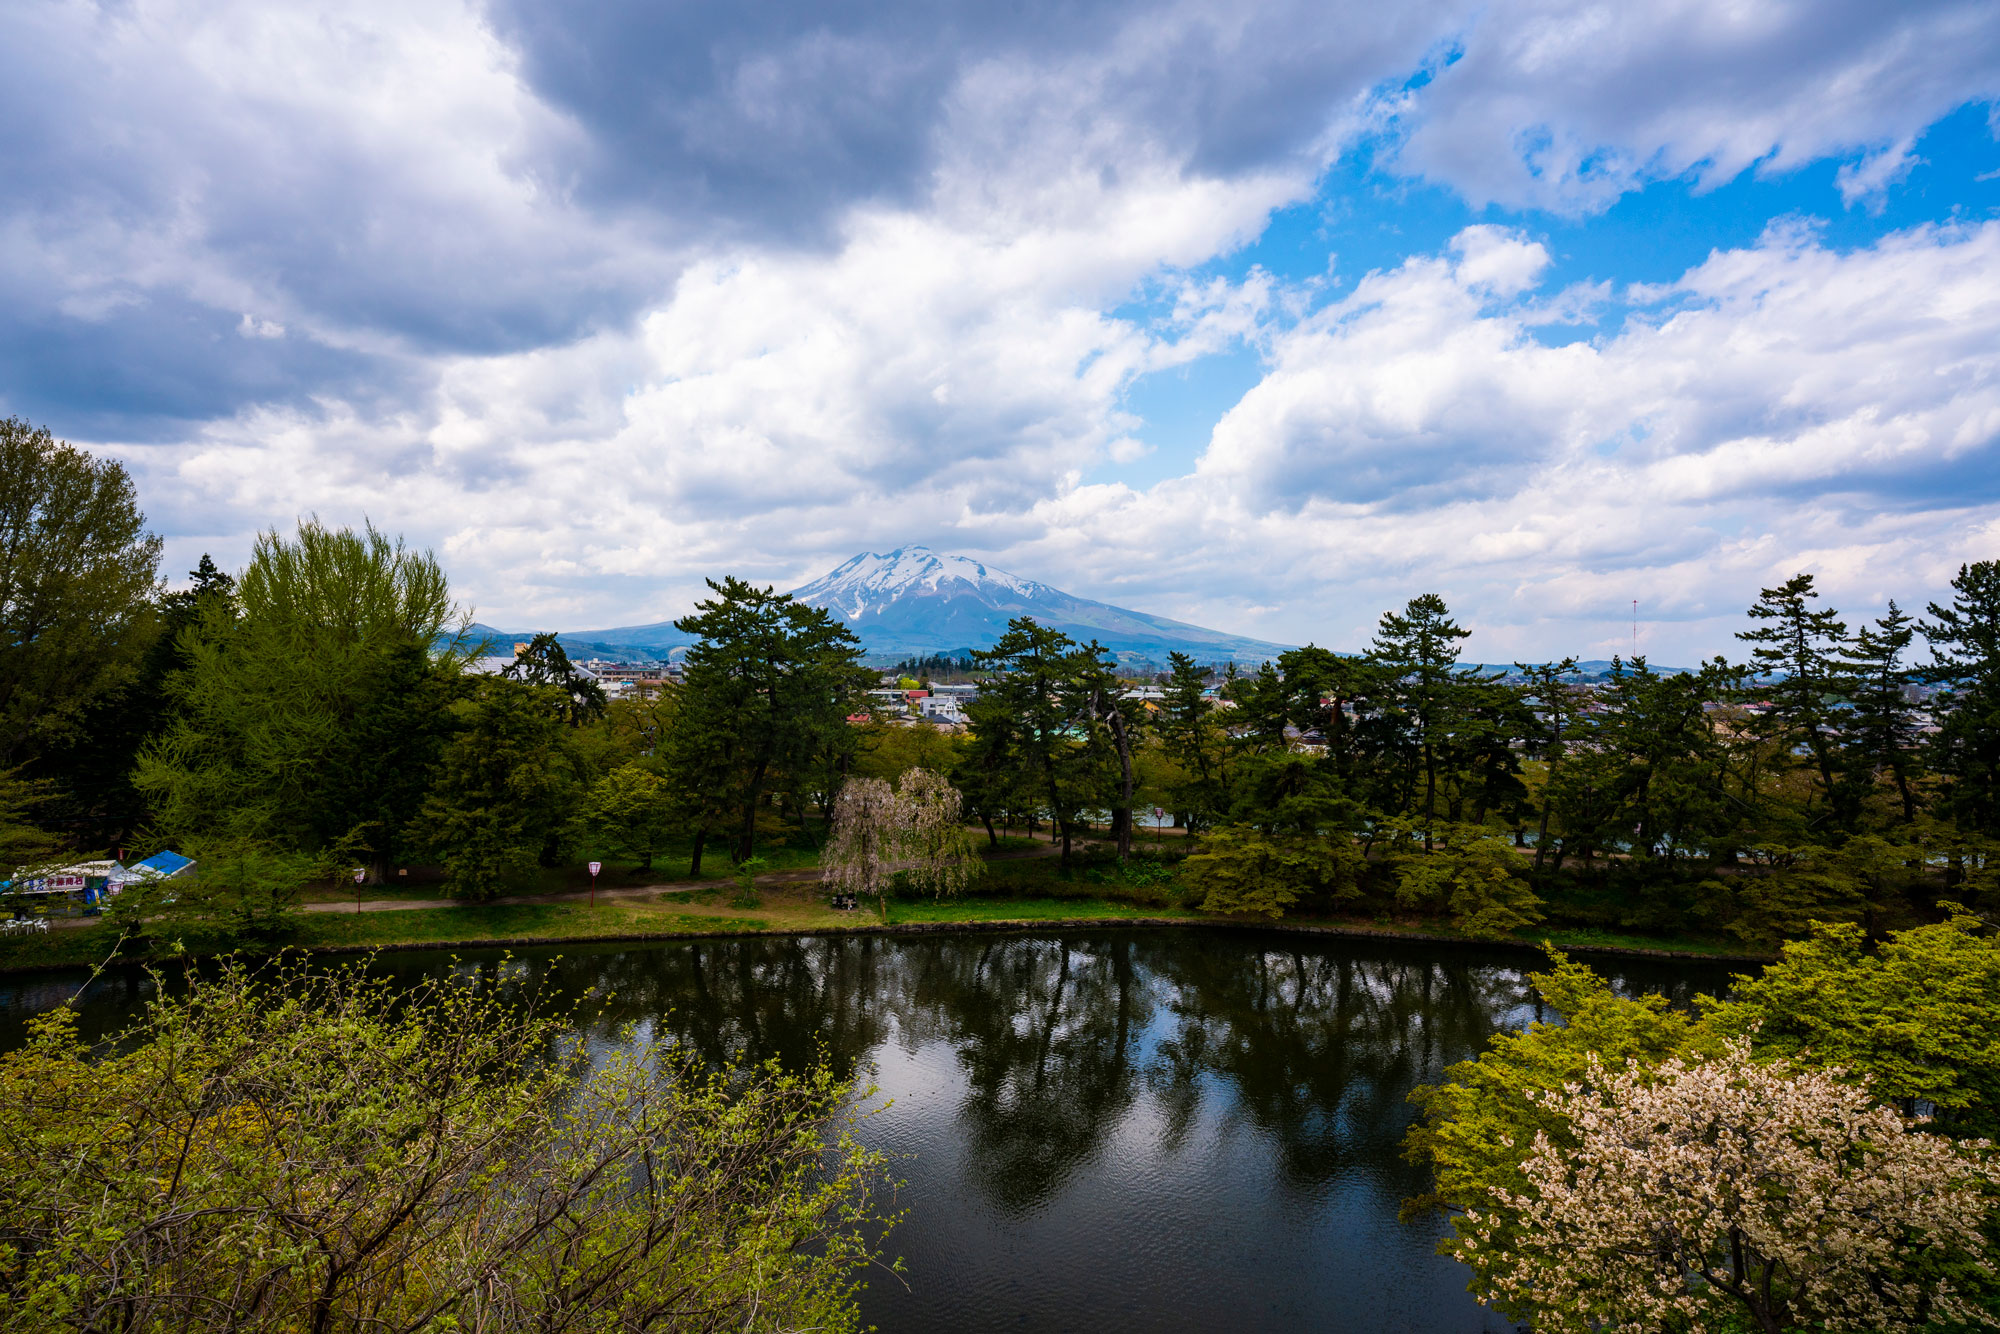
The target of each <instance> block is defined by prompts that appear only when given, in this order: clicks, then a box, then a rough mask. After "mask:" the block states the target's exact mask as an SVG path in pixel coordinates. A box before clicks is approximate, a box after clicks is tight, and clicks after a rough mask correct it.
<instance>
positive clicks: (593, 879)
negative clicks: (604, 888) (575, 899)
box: [590, 862, 604, 908]
mask: <svg viewBox="0 0 2000 1334" xmlns="http://www.w3.org/2000/svg"><path fill="white" fill-rule="evenodd" d="M603 869H604V863H603V862H592V863H591V864H590V906H591V907H593V908H595V907H596V906H597V873H598V872H599V871H602V870H603Z"/></svg>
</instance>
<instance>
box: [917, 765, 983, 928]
mask: <svg viewBox="0 0 2000 1334" xmlns="http://www.w3.org/2000/svg"><path fill="white" fill-rule="evenodd" d="M896 807H897V808H898V811H899V814H900V817H901V823H902V828H901V835H900V839H901V842H900V846H899V847H898V849H897V858H898V860H899V861H900V862H901V863H902V878H903V880H904V882H905V883H906V884H908V885H910V886H911V887H913V888H915V889H918V890H921V891H923V892H924V893H927V894H930V895H931V896H932V897H934V898H951V897H954V896H956V895H958V894H959V893H961V892H962V891H963V890H964V889H965V887H966V886H967V885H969V884H971V883H972V881H974V880H976V879H978V877H979V874H980V872H982V871H984V870H985V869H986V863H985V862H983V861H981V860H980V859H979V854H978V853H977V852H976V851H975V850H974V848H973V837H972V833H971V831H970V830H968V829H967V828H966V827H965V815H964V811H963V801H962V799H961V798H960V796H959V792H958V789H957V788H955V787H953V786H952V785H951V784H950V783H949V782H947V781H946V780H945V777H944V775H943V774H940V773H935V772H933V771H932V770H929V769H911V770H909V771H907V772H906V773H904V775H903V781H902V783H901V784H900V785H899V786H898V788H897V789H896Z"/></svg>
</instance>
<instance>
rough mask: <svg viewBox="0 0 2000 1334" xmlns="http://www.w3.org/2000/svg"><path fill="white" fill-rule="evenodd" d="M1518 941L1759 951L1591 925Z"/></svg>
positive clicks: (1543, 931)
mask: <svg viewBox="0 0 2000 1334" xmlns="http://www.w3.org/2000/svg"><path fill="white" fill-rule="evenodd" d="M1521 939H1523V940H1526V941H1529V942H1531V943H1533V944H1536V945H1539V944H1541V943H1542V942H1543V941H1544V940H1546V941H1548V942H1549V943H1550V944H1551V945H1554V946H1556V947H1557V948H1558V949H1563V948H1569V949H1588V948H1593V947H1594V948H1597V949H1607V950H1674V951H1677V952H1679V953H1682V954H1720V955H1732V954H1733V955H1755V954H1758V953H1759V951H1758V950H1756V949H1754V948H1752V947H1751V946H1749V945H1746V944H1744V943H1743V942H1742V941H1731V940H1713V939H1709V938H1707V937H1703V936H1644V935H1635V934H1633V933H1631V932H1623V931H1606V930H1603V929H1602V928H1600V927H1594V926H1568V927H1565V926H1553V927H1547V928H1535V929H1532V930H1528V931H1524V932H1522V933H1521Z"/></svg>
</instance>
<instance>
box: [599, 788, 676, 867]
mask: <svg viewBox="0 0 2000 1334" xmlns="http://www.w3.org/2000/svg"><path fill="white" fill-rule="evenodd" d="M676 805H677V803H676V802H675V800H674V794H673V790H672V789H671V788H670V787H668V785H667V783H666V781H665V780H664V779H662V778H661V777H660V776H659V775H658V774H657V773H655V772H653V771H652V770H651V769H648V768H646V767H645V766H643V765H638V764H621V765H620V766H618V767H617V768H616V769H613V770H612V771H611V772H610V773H608V774H606V775H604V777H602V778H600V779H598V780H597V781H596V782H595V783H592V784H591V785H590V788H589V790H588V791H586V792H585V793H584V795H583V802H582V806H581V808H580V809H579V810H578V812H577V822H578V824H579V825H580V826H581V831H582V833H583V834H584V836H585V837H587V838H588V839H590V841H591V842H592V843H593V844H594V845H596V846H598V847H602V848H604V849H605V850H607V851H610V852H614V853H620V854H623V855H625V856H628V857H632V858H635V859H636V860H637V861H638V863H639V869H640V870H642V871H650V870H652V869H653V858H654V857H656V856H658V855H659V853H660V850H661V849H662V848H663V847H665V846H666V843H667V840H668V839H669V838H671V837H672V836H673V833H674V829H675V826H676V824H677V818H676V809H675V808H676Z"/></svg>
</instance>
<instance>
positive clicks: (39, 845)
mask: <svg viewBox="0 0 2000 1334" xmlns="http://www.w3.org/2000/svg"><path fill="white" fill-rule="evenodd" d="M48 799H49V785H48V784H47V783H46V782H40V781H37V780H35V779H32V778H23V777H22V776H21V771H20V770H19V769H7V770H0V879H7V878H9V877H11V876H12V875H13V874H14V873H15V871H14V868H15V867H18V866H22V865H25V864H30V863H34V862H38V861H40V860H41V859H42V858H44V857H46V856H48V855H49V854H50V853H52V852H54V851H55V850H56V848H57V847H58V846H59V840H58V839H57V838H56V837H55V835H53V834H51V833H49V832H48V831H47V830H45V829H42V828H40V827H38V826H37V825H36V823H35V820H34V812H35V810H36V809H37V808H38V807H40V806H41V805H42V804H43V803H44V802H46V801H47V800H48Z"/></svg>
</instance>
